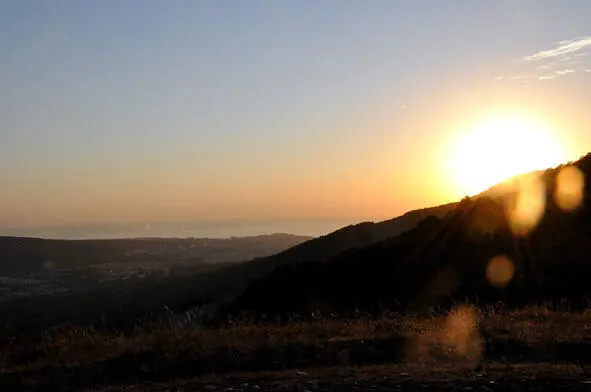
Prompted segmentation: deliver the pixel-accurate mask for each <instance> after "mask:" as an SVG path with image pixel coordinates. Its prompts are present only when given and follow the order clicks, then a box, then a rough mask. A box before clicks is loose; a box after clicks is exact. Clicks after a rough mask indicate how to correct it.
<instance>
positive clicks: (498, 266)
mask: <svg viewBox="0 0 591 392" xmlns="http://www.w3.org/2000/svg"><path fill="white" fill-rule="evenodd" d="M514 273H515V266H514V265H513V263H512V262H511V260H509V259H508V258H507V257H506V256H496V257H493V258H492V259H491V260H490V261H489V262H488V266H487V267H486V279H488V282H489V283H490V284H491V285H492V286H495V287H505V286H506V285H508V284H509V282H511V279H513V274H514Z"/></svg>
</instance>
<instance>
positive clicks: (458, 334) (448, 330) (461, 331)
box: [443, 306, 482, 359]
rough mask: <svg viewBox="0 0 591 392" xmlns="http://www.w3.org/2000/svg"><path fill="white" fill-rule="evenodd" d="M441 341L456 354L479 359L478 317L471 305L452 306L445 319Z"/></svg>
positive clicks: (480, 352) (480, 348) (480, 349)
mask: <svg viewBox="0 0 591 392" xmlns="http://www.w3.org/2000/svg"><path fill="white" fill-rule="evenodd" d="M444 330H445V334H444V337H443V343H444V344H445V345H446V346H448V347H450V348H452V349H453V350H454V351H455V352H456V353H457V354H458V355H460V356H463V357H467V358H470V359H479V358H480V356H481V355H482V341H481V337H480V333H479V331H478V317H477V314H476V312H475V310H474V308H473V307H472V306H458V307H454V308H453V309H452V310H451V311H450V312H449V314H448V316H447V319H446V320H445V329H444Z"/></svg>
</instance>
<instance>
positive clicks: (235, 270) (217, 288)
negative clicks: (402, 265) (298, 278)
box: [188, 203, 456, 307]
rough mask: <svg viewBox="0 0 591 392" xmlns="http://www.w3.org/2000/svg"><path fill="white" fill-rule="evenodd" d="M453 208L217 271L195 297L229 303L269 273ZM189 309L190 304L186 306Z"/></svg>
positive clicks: (365, 227) (340, 233)
mask: <svg viewBox="0 0 591 392" xmlns="http://www.w3.org/2000/svg"><path fill="white" fill-rule="evenodd" d="M455 206H456V203H449V204H444V205H440V206H437V207H430V208H424V209H420V210H414V211H410V212H407V213H406V214H404V215H402V216H399V217H396V218H393V219H389V220H386V221H382V222H377V223H373V222H363V223H359V224H356V225H350V226H346V227H343V228H341V229H339V230H337V231H334V232H332V233H330V234H327V235H325V236H321V237H318V238H314V239H311V240H309V241H306V242H303V243H301V244H299V245H296V246H294V247H292V248H290V249H287V250H285V251H283V252H281V253H278V254H276V255H273V256H268V257H263V258H259V259H255V260H251V261H248V262H245V263H242V264H240V265H232V266H228V267H227V268H221V269H218V270H216V271H213V272H211V273H210V274H207V275H206V276H203V277H201V278H200V281H199V289H198V290H196V291H195V293H196V296H204V297H207V298H209V299H212V298H215V299H218V298H220V297H222V298H221V299H222V301H229V300H233V299H234V296H235V295H237V294H238V293H240V292H242V291H243V290H244V289H245V288H246V287H247V284H248V282H249V281H250V280H251V279H255V278H260V277H263V276H265V275H266V274H268V273H270V272H271V271H272V270H273V269H275V268H277V267H280V266H285V265H292V264H297V263H302V262H311V261H315V262H320V261H323V260H328V259H330V258H332V257H335V256H336V255H338V254H340V253H341V252H343V251H345V250H351V249H359V248H363V247H366V246H368V245H371V244H374V243H376V242H379V241H381V240H383V239H385V238H388V237H392V236H396V235H399V234H401V233H404V232H405V231H408V230H411V229H413V228H415V227H416V226H417V224H418V223H419V222H420V221H422V220H423V219H425V218H427V217H429V216H434V217H443V216H445V215H446V214H447V213H449V212H450V211H451V210H453V208H454V207H455ZM188 305H189V306H188V307H190V304H188Z"/></svg>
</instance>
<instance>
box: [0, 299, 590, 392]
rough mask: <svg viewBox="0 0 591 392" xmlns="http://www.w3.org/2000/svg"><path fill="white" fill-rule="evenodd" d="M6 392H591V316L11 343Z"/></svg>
mask: <svg viewBox="0 0 591 392" xmlns="http://www.w3.org/2000/svg"><path fill="white" fill-rule="evenodd" d="M0 366H1V370H0V385H1V386H3V388H2V390H5V389H6V390H92V391H116V390H125V391H145V390H147V391H165V390H171V391H191V390H211V391H214V390H225V391H230V390H233V391H235V392H236V391H239V390H243V391H256V390H299V391H304V390H308V391H329V390H330V391H332V390H334V391H336V390H352V391H353V390H382V391H398V390H405V391H406V390H409V391H420V390H442V391H444V390H445V391H447V390H449V391H456V390H465V391H470V390H478V391H480V392H487V391H489V390H492V391H499V390H515V391H521V390H522V391H526V390H546V389H547V390H556V389H558V390H565V389H568V390H579V391H591V313H588V312H583V313H567V312H557V311H550V310H548V309H546V308H528V309H526V310H520V311H511V312H504V311H498V310H497V311H495V310H492V309H487V310H477V309H475V308H472V307H466V306H461V307H457V308H455V309H453V310H452V311H451V312H449V313H447V314H435V313H433V314H428V315H421V316H418V315H416V316H411V315H404V316H402V315H397V314H385V315H384V316H383V317H381V318H379V319H370V318H363V317H360V318H357V319H348V320H345V319H339V318H321V319H317V320H314V321H308V322H303V321H296V320H294V321H292V322H290V323H287V324H281V325H279V324H269V323H267V324H257V323H251V322H234V323H232V324H229V325H227V326H225V327H221V328H215V329H214V328H211V329H210V328H199V327H189V328H183V329H178V328H176V329H173V328H168V327H165V326H158V325H156V326H144V327H142V328H141V329H138V330H136V331H135V332H134V333H132V334H123V333H119V334H117V333H104V332H100V333H99V332H95V331H93V330H92V329H88V328H71V327H70V328H68V329H67V330H62V331H59V330H54V331H51V332H48V333H46V334H44V335H42V336H39V337H38V338H36V339H31V338H30V337H29V338H27V339H24V338H19V337H14V338H10V339H3V341H2V346H1V354H0Z"/></svg>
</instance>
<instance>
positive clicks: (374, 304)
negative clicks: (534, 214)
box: [230, 154, 591, 314]
mask: <svg viewBox="0 0 591 392" xmlns="http://www.w3.org/2000/svg"><path fill="white" fill-rule="evenodd" d="M569 167H570V166H569ZM572 167H575V168H578V173H582V174H583V176H584V178H591V154H589V155H587V156H585V157H584V158H582V159H581V160H579V161H577V162H575V163H573V164H572ZM563 168H564V167H559V168H555V169H548V170H546V171H544V172H541V173H537V174H536V175H539V179H540V180H539V183H540V184H541V185H540V186H541V187H542V188H541V189H542V191H543V193H542V194H541V195H542V196H543V198H542V199H540V200H538V199H535V198H533V196H532V195H531V194H529V193H525V194H519V193H516V192H518V189H519V187H511V186H504V187H502V189H503V192H499V191H498V189H499V188H497V189H496V191H495V192H494V193H485V194H483V195H480V196H478V197H473V198H471V199H470V198H465V199H464V200H462V202H460V203H459V204H458V205H457V206H456V207H455V208H454V210H453V212H451V213H450V214H448V215H446V216H444V217H443V218H437V217H435V216H432V217H429V218H427V219H425V220H423V221H422V222H421V223H419V225H418V227H417V228H415V229H413V230H411V231H408V232H406V233H403V234H402V235H399V236H396V237H392V238H387V239H385V240H382V241H379V242H377V243H375V244H373V245H370V246H367V247H365V248H360V249H355V250H350V251H347V252H344V253H342V254H339V255H338V256H336V257H333V258H331V259H330V260H328V261H325V260H311V261H310V262H307V263H301V264H298V265H290V266H284V267H282V268H277V269H275V270H274V271H273V272H272V273H271V274H270V275H268V276H267V277H265V278H263V279H260V280H257V281H254V282H252V283H251V284H250V286H249V288H248V290H247V291H246V292H245V293H244V294H243V295H242V296H241V297H240V298H239V299H238V300H237V301H236V302H235V303H234V304H233V305H232V306H231V308H230V310H231V311H232V312H238V311H255V312H264V313H273V314H274V313H277V314H289V313H294V312H308V311H313V310H325V311H351V310H353V309H356V308H358V309H365V310H377V309H378V308H380V307H388V308H402V307H407V306H409V304H410V305H413V304H414V305H417V306H423V305H427V306H433V305H443V306H449V305H450V304H451V303H453V302H455V301H458V300H460V301H463V300H465V299H469V300H472V301H475V302H479V303H486V302H495V301H501V300H502V301H505V302H507V303H509V304H515V305H522V304H525V303H531V302H539V301H545V300H561V299H567V300H570V301H572V302H573V304H575V305H576V304H579V305H581V301H585V298H586V296H589V297H591V288H590V287H589V285H588V277H589V276H590V275H589V274H590V273H591V263H589V260H590V259H591V241H590V240H591V224H590V222H591V203H590V197H589V196H590V195H591V184H590V182H589V181H587V182H585V183H584V189H583V194H584V198H583V200H582V205H580V206H579V208H577V209H575V210H574V211H571V212H567V211H564V210H563V208H561V207H564V206H562V205H560V203H559V202H557V200H555V198H554V197H553V195H554V194H555V191H556V187H557V186H556V183H557V176H558V175H559V173H560V171H561V170H562V169H563ZM536 178H537V177H536ZM523 179H526V177H523V178H522V179H521V180H520V179H516V180H515V181H514V182H513V183H514V184H518V185H519V184H522V183H521V182H520V181H522V180H523ZM509 183H511V182H509ZM520 186H521V185H520ZM544 200H545V203H543V201H544ZM519 203H522V204H523V203H525V204H524V205H525V206H527V207H532V208H533V207H534V206H537V205H538V204H539V203H542V204H540V206H541V208H542V209H543V210H542V212H543V214H542V215H541V220H540V221H539V222H538V223H537V225H536V226H535V227H533V228H532V230H531V231H530V232H528V233H519V232H516V230H517V229H518V228H519V227H516V226H515V224H514V222H513V221H512V220H510V219H509V215H508V214H507V213H506V212H507V211H509V209H511V208H517V207H515V206H518V205H519ZM525 217H528V216H527V215H526V216H525ZM487 274H488V276H487ZM491 274H492V276H491ZM499 275H501V276H500V278H502V279H504V281H503V284H498V282H493V281H491V279H492V280H494V279H498V278H499ZM505 275H506V276H505Z"/></svg>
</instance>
